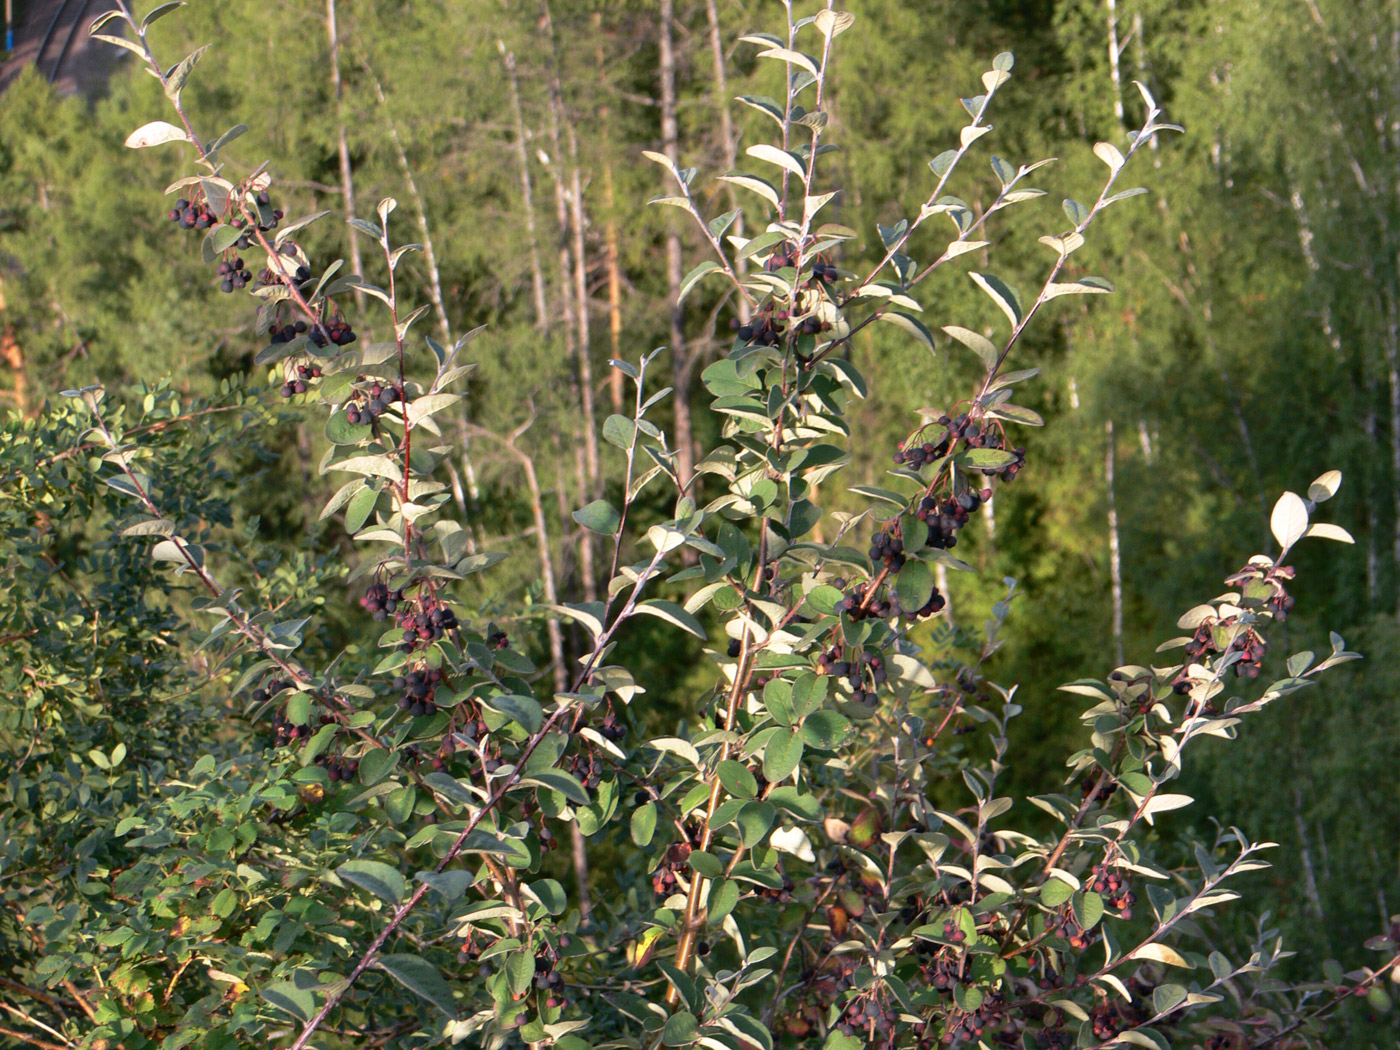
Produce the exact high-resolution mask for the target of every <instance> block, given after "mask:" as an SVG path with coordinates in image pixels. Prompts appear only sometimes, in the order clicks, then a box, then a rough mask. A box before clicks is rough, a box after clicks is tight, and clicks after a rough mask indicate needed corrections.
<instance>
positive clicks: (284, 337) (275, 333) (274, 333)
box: [267, 321, 306, 346]
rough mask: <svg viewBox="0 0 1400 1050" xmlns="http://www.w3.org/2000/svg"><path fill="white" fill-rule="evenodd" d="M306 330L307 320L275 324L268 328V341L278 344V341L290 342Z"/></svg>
mask: <svg viewBox="0 0 1400 1050" xmlns="http://www.w3.org/2000/svg"><path fill="white" fill-rule="evenodd" d="M305 331H306V322H305V321H288V322H287V323H286V324H284V325H277V324H274V325H273V326H272V327H271V328H269V329H268V330H267V339H268V342H270V343H272V345H274V346H276V345H277V344H278V343H290V342H291V341H292V340H293V339H295V338H296V337H297V336H299V335H302V334H303V333H304V332H305Z"/></svg>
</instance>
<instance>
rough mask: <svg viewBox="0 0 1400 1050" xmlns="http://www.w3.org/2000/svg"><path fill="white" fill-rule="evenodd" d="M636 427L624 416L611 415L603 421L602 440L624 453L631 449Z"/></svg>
mask: <svg viewBox="0 0 1400 1050" xmlns="http://www.w3.org/2000/svg"><path fill="white" fill-rule="evenodd" d="M636 431H637V428H636V425H635V424H634V423H633V422H632V421H631V420H630V419H628V418H627V417H626V416H619V415H611V416H608V418H607V419H605V420H603V440H604V441H606V442H608V443H609V444H612V445H616V446H617V447H618V448H620V449H622V450H623V451H624V452H625V451H627V450H628V449H630V448H631V447H632V439H633V437H634V436H635V434H636Z"/></svg>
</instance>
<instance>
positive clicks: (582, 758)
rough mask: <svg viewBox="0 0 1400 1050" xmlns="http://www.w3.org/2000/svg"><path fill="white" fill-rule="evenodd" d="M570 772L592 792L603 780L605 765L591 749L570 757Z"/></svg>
mask: <svg viewBox="0 0 1400 1050" xmlns="http://www.w3.org/2000/svg"><path fill="white" fill-rule="evenodd" d="M569 772H570V773H572V774H573V775H574V776H575V777H577V778H578V782H579V783H580V784H582V785H583V786H584V787H586V788H588V789H589V790H590V791H591V790H593V789H594V788H596V787H597V786H598V785H599V784H600V783H601V782H602V780H603V765H602V763H601V762H599V761H598V756H597V755H595V754H594V753H593V750H592V749H591V748H590V749H588V750H586V751H580V752H578V753H577V754H573V755H570V756H569Z"/></svg>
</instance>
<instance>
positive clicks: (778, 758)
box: [763, 727, 803, 784]
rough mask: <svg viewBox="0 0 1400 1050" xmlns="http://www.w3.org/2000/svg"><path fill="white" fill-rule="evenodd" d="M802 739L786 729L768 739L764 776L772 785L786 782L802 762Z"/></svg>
mask: <svg viewBox="0 0 1400 1050" xmlns="http://www.w3.org/2000/svg"><path fill="white" fill-rule="evenodd" d="M802 747H803V745H802V738H801V737H800V736H798V735H797V734H796V733H794V732H793V731H792V730H791V729H788V728H786V727H779V729H778V730H777V731H776V732H775V733H774V734H773V735H772V736H771V737H769V738H768V745H767V746H766V747H765V748H764V749H763V776H764V778H765V779H766V780H767V781H768V782H769V783H770V784H776V783H778V782H780V781H782V780H785V779H786V778H787V777H788V776H790V775H791V774H792V771H793V770H794V769H796V768H797V764H798V763H799V762H801V761H802Z"/></svg>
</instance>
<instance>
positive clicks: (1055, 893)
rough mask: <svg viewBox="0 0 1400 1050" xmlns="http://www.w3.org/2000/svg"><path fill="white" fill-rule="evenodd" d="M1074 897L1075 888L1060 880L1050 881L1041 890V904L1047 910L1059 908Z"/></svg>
mask: <svg viewBox="0 0 1400 1050" xmlns="http://www.w3.org/2000/svg"><path fill="white" fill-rule="evenodd" d="M1072 896H1074V887H1073V886H1071V885H1070V884H1069V883H1067V882H1061V881H1060V880H1059V879H1050V880H1049V881H1048V882H1046V883H1045V885H1044V886H1042V887H1041V888H1040V903H1041V904H1043V905H1045V906H1046V907H1047V908H1058V907H1059V906H1060V905H1061V904H1063V903H1064V902H1065V901H1067V900H1069V899H1070V898H1071V897H1072Z"/></svg>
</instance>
